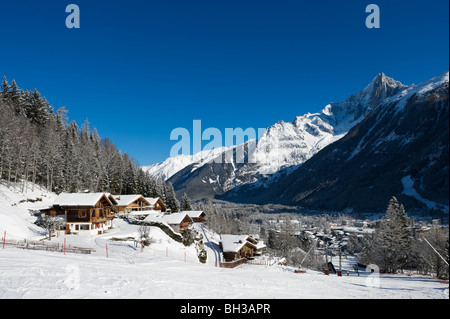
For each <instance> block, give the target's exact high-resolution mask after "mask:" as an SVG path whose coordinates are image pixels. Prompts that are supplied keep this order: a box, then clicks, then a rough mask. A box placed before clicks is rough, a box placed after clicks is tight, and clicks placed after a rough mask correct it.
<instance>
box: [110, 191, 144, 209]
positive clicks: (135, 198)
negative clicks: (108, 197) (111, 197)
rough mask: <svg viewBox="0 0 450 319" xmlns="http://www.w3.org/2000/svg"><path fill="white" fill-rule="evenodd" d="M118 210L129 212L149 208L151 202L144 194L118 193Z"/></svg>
mask: <svg viewBox="0 0 450 319" xmlns="http://www.w3.org/2000/svg"><path fill="white" fill-rule="evenodd" d="M115 200H116V201H117V205H116V207H117V212H118V213H129V212H134V211H143V210H147V207H149V206H151V204H150V203H149V202H148V201H147V200H146V199H145V198H144V196H142V195H138V194H137V195H116V196H115Z"/></svg>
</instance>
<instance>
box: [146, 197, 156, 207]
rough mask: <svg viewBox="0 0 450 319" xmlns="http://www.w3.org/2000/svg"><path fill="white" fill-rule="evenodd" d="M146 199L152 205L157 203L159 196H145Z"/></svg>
mask: <svg viewBox="0 0 450 319" xmlns="http://www.w3.org/2000/svg"><path fill="white" fill-rule="evenodd" d="M145 199H146V200H147V202H149V203H150V205H151V206H153V205H155V204H156V202H157V201H158V199H159V197H145Z"/></svg>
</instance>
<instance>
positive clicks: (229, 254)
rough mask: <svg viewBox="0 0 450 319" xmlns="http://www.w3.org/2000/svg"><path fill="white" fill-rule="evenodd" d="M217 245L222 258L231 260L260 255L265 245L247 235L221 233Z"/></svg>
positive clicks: (227, 260)
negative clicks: (220, 250)
mask: <svg viewBox="0 0 450 319" xmlns="http://www.w3.org/2000/svg"><path fill="white" fill-rule="evenodd" d="M219 247H220V249H222V255H223V258H224V260H225V261H226V262H231V261H235V260H239V259H242V258H247V259H251V258H253V257H255V256H257V255H260V254H261V253H262V250H263V249H264V248H265V247H266V245H264V244H263V243H262V242H259V241H258V240H256V239H255V238H253V237H252V236H248V235H221V240H220V243H219Z"/></svg>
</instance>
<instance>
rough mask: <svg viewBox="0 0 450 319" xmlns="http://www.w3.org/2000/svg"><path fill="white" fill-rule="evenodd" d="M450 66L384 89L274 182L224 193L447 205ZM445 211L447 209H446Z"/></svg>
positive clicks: (242, 198) (234, 197)
mask: <svg viewBox="0 0 450 319" xmlns="http://www.w3.org/2000/svg"><path fill="white" fill-rule="evenodd" d="M448 90H449V73H448V72H445V73H444V74H441V75H439V76H436V77H434V78H432V79H430V80H428V81H426V82H424V83H422V84H419V85H416V86H411V87H407V88H404V89H403V90H401V91H400V92H398V93H397V94H395V95H392V96H390V97H387V98H386V99H385V100H384V102H382V103H381V104H379V105H378V106H377V107H373V108H372V109H370V108H368V112H369V114H367V116H366V117H365V118H364V119H363V120H362V121H361V122H360V123H359V124H357V125H356V126H354V127H353V128H352V129H351V130H350V131H349V132H348V134H346V135H345V137H343V138H342V139H340V140H338V141H337V142H336V143H333V144H332V145H329V146H327V147H326V148H325V149H323V150H322V151H321V152H319V153H318V154H316V155H315V156H314V157H312V158H311V159H310V160H308V161H307V162H306V163H304V164H303V165H301V166H300V167H298V168H297V169H296V170H295V171H293V172H291V173H290V174H289V175H284V176H282V177H281V178H279V179H278V180H277V181H275V182H270V181H269V184H270V187H261V186H260V185H259V184H264V182H267V180H266V181H261V182H260V183H259V184H258V183H254V184H252V185H245V186H243V187H240V188H238V189H234V190H232V191H230V192H228V193H227V194H225V195H224V196H223V197H222V199H226V200H231V201H237V202H245V203H258V204H264V203H269V202H270V203H279V204H286V205H295V206H303V207H306V208H310V209H319V210H329V211H342V210H344V209H353V210H355V211H365V212H370V211H373V212H376V211H382V210H383V209H384V208H385V205H386V204H387V203H388V201H389V200H390V198H391V197H392V196H396V197H397V198H398V199H399V200H400V201H401V202H402V203H403V204H405V206H406V207H407V209H409V210H411V209H417V210H427V209H435V210H436V209H437V210H439V211H442V212H446V213H447V214H448V209H449V208H448V207H449V197H448V192H449V182H448V179H449V164H448V160H449V118H448V116H449V114H448V112H449V109H448V106H449V91H448ZM447 216H448V215H447Z"/></svg>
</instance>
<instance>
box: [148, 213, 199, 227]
mask: <svg viewBox="0 0 450 319" xmlns="http://www.w3.org/2000/svg"><path fill="white" fill-rule="evenodd" d="M141 213H148V216H147V217H146V218H145V219H144V221H146V222H164V223H167V224H169V225H174V224H180V223H181V222H182V221H183V220H184V218H185V217H186V216H188V217H189V215H188V214H186V213H185V212H184V213H183V212H181V213H173V214H164V213H161V212H158V211H154V210H149V211H143V212H141ZM189 218H190V217H189ZM190 219H191V218H190ZM191 221H192V219H191Z"/></svg>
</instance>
